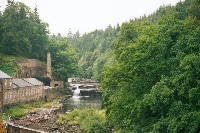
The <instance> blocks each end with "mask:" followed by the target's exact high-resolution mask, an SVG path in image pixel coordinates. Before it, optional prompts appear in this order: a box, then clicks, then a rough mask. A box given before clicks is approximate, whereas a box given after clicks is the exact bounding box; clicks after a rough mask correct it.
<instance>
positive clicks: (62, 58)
mask: <svg viewBox="0 0 200 133" xmlns="http://www.w3.org/2000/svg"><path fill="white" fill-rule="evenodd" d="M48 51H49V52H51V57H52V59H51V61H52V65H53V73H54V76H56V77H57V78H59V79H61V80H63V81H67V78H68V77H70V76H73V75H78V73H79V72H78V54H77V53H76V52H75V50H74V49H73V48H72V47H71V46H70V45H69V43H68V41H67V39H66V38H63V37H61V38H59V37H52V38H51V41H50V44H49V45H48Z"/></svg>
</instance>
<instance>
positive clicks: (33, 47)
mask: <svg viewBox="0 0 200 133" xmlns="http://www.w3.org/2000/svg"><path fill="white" fill-rule="evenodd" d="M0 30H1V36H0V41H1V43H0V48H1V50H2V51H1V52H3V53H4V54H8V55H21V56H26V57H31V58H37V59H43V60H44V59H45V57H46V45H47V43H48V35H47V34H48V30H47V24H46V23H44V22H42V21H41V20H40V19H39V15H38V13H37V10H35V11H32V10H31V9H30V8H29V7H27V6H26V5H25V4H23V3H21V2H9V3H8V5H7V7H6V8H5V10H4V12H3V15H2V17H1V28H0Z"/></svg>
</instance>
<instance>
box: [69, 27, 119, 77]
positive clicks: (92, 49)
mask: <svg viewBox="0 0 200 133" xmlns="http://www.w3.org/2000/svg"><path fill="white" fill-rule="evenodd" d="M118 32H119V25H117V27H112V26H108V28H107V29H105V30H104V31H103V30H95V31H93V32H91V33H88V34H84V35H82V36H80V35H79V34H78V33H76V34H74V35H73V34H72V33H70V34H69V35H68V40H69V43H70V44H71V45H72V46H73V47H74V48H75V50H76V52H77V53H78V54H79V66H80V68H81V70H82V76H83V77H87V78H93V79H96V80H99V81H100V80H101V71H102V69H103V67H104V66H106V65H108V64H109V63H111V62H113V61H111V60H114V58H113V55H112V54H110V53H112V51H111V47H112V43H113V40H114V38H115V37H116V36H117V34H118ZM107 62H109V63H107Z"/></svg>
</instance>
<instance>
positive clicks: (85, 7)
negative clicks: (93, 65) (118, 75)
mask: <svg viewBox="0 0 200 133" xmlns="http://www.w3.org/2000/svg"><path fill="white" fill-rule="evenodd" d="M6 1H7V0H0V5H1V6H2V7H1V10H3V8H5V5H6ZM14 1H20V2H23V3H25V4H26V5H27V6H29V7H31V8H32V9H34V7H35V6H37V8H38V12H39V15H40V19H42V20H43V21H44V22H46V23H48V24H49V30H50V32H51V34H58V33H61V35H62V36H67V33H68V32H69V30H71V31H72V32H73V33H75V32H76V31H79V32H80V33H81V34H84V33H88V32H91V31H94V30H95V29H105V28H107V27H108V26H109V25H112V26H116V25H117V23H119V24H120V25H121V24H122V23H123V22H125V21H129V20H130V19H134V18H138V17H140V16H143V15H144V14H146V15H149V14H151V13H153V12H154V11H156V10H157V9H158V8H159V7H160V6H162V5H169V4H171V5H175V4H176V3H177V2H179V1H180V0H14Z"/></svg>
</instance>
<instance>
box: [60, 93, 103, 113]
mask: <svg viewBox="0 0 200 133" xmlns="http://www.w3.org/2000/svg"><path fill="white" fill-rule="evenodd" d="M101 102H102V98H101V97H90V96H75V95H74V96H72V97H71V98H70V99H69V100H68V101H67V102H66V103H65V104H63V111H68V110H72V109H76V108H77V109H82V108H89V107H90V108H97V109H100V108H101Z"/></svg>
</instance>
